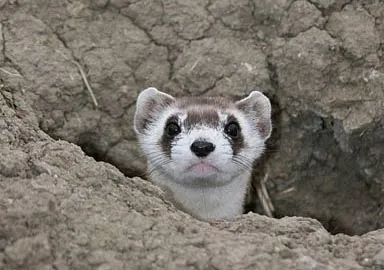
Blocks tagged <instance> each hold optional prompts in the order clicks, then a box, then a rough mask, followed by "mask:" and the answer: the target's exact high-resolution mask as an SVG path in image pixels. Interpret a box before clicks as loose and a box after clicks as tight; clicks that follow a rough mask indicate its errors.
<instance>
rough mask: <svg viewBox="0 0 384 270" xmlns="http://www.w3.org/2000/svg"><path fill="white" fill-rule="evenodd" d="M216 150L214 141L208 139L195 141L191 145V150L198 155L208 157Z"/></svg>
mask: <svg viewBox="0 0 384 270" xmlns="http://www.w3.org/2000/svg"><path fill="white" fill-rule="evenodd" d="M213 150H215V146H214V145H213V143H210V142H206V141H194V142H193V143H192V145H191V151H192V152H193V153H195V155H196V156H198V157H206V156H208V154H209V153H211V152H213Z"/></svg>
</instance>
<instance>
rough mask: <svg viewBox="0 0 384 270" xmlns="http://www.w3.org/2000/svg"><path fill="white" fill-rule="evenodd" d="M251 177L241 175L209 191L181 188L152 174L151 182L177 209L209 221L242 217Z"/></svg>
mask: <svg viewBox="0 0 384 270" xmlns="http://www.w3.org/2000/svg"><path fill="white" fill-rule="evenodd" d="M250 177H251V175H250V172H244V173H243V174H241V175H239V176H237V177H235V178H234V179H232V181H231V182H229V183H227V184H225V185H221V186H209V187H204V186H201V187H195V186H194V187H189V186H184V185H182V184H180V183H177V182H175V181H172V180H170V179H169V178H167V177H165V176H164V175H162V174H161V173H155V174H153V175H152V177H151V180H152V181H153V182H154V183H156V184H158V185H160V186H161V187H162V188H163V189H164V190H165V191H166V192H167V193H169V195H170V197H171V198H172V199H173V201H174V203H175V205H176V206H177V207H179V208H181V209H183V210H184V211H185V212H188V213H190V214H191V215H193V216H195V217H197V218H200V219H203V220H211V219H222V218H229V217H233V216H237V215H240V214H242V212H243V204H244V198H245V192H246V190H247V185H248V183H249V181H250Z"/></svg>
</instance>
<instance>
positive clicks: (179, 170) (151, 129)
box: [135, 88, 271, 187]
mask: <svg viewBox="0 0 384 270" xmlns="http://www.w3.org/2000/svg"><path fill="white" fill-rule="evenodd" d="M252 93H253V94H251V95H250V96H249V97H248V98H246V99H243V100H240V101H238V102H236V103H233V102H230V101H227V100H225V99H222V98H207V97H201V98H194V97H191V98H180V99H175V98H173V97H171V96H169V95H167V94H165V93H162V92H159V91H157V90H156V89H154V88H149V89H146V90H144V91H143V92H142V93H141V95H140V96H139V98H138V101H137V110H136V115H135V130H136V132H137V134H138V138H139V141H140V144H141V147H142V149H143V151H144V153H145V154H146V156H147V159H148V170H149V172H150V173H151V172H157V173H161V174H163V175H166V176H168V177H167V178H169V179H170V181H174V182H177V183H179V184H182V185H184V186H191V187H193V186H196V187H204V186H218V185H224V184H226V183H228V182H230V181H232V179H234V178H235V177H236V176H238V175H240V174H241V173H243V172H244V171H250V170H251V167H252V164H253V161H254V160H255V159H256V158H258V157H259V156H260V155H261V154H262V152H263V149H264V142H265V140H266V139H267V138H268V137H269V135H270V132H271V123H270V103H269V100H268V99H267V98H266V97H265V96H264V95H262V94H261V93H260V92H252ZM154 180H155V179H154Z"/></svg>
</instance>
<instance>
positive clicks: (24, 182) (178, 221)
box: [0, 0, 384, 269]
mask: <svg viewBox="0 0 384 270" xmlns="http://www.w3.org/2000/svg"><path fill="white" fill-rule="evenodd" d="M383 44H384V3H383V2H382V1H379V0H366V1H363V0H360V1H357V0H355V1H354V0H341V1H333V0H311V1H309V0H308V1H304V0H298V1H293V0H271V1H267V0H262V1H256V0H254V1H252V0H238V1H231V0H179V1H177V0H163V1H160V0H159V1H128V0H95V1H86V0H79V1H62V0H50V1H48V0H36V1H32V0H31V1H28V0H24V1H23V0H0V93H1V95H0V144H1V145H0V269H383V268H384V249H383V248H384V232H383V230H380V228H383V227H384V196H383V194H384V191H383V188H384V176H383V175H384V161H383V160H384V131H383V127H384V118H383V115H384V109H383V108H384V90H383V89H384V66H383V57H384V56H383ZM82 73H83V74H82ZM84 78H86V79H87V82H88V83H89V85H90V87H91V88H92V91H93V93H94V96H95V99H92V96H91V95H90V93H89V91H88V89H87V87H86V83H85V80H84ZM148 86H155V87H157V88H158V89H160V90H163V91H166V92H168V93H170V94H172V95H176V96H178V95H179V96H180V95H221V96H227V97H231V98H240V97H244V96H245V95H246V94H247V93H249V91H250V90H252V89H255V88H262V89H263V91H264V92H265V93H266V94H267V95H268V96H269V97H270V99H271V100H272V102H273V111H274V116H273V123H274V131H273V136H272V138H271V139H270V140H269V142H268V150H267V152H266V155H265V156H264V158H263V160H262V161H261V162H260V164H259V165H258V166H257V167H256V170H255V172H256V173H255V179H254V181H259V179H260V178H262V177H264V176H265V174H266V173H268V182H267V187H268V190H269V192H270V194H271V197H272V201H273V203H274V205H275V207H276V215H277V217H284V218H281V219H270V218H267V217H264V216H261V215H258V214H254V213H250V214H248V215H244V216H243V217H239V218H238V219H237V220H236V221H231V222H230V221H228V222H223V223H219V224H213V225H210V224H207V223H204V222H199V221H197V220H194V219H192V218H191V217H189V216H187V215H186V214H184V213H182V212H180V211H178V210H176V209H175V208H174V207H173V206H172V205H171V204H170V203H169V202H167V201H166V200H164V198H163V197H162V193H161V192H160V191H159V190H158V189H157V188H155V187H153V186H152V185H151V184H150V183H148V182H147V181H145V180H143V179H141V178H138V177H137V176H142V175H143V172H144V168H145V160H144V158H143V155H142V153H141V152H140V151H139V150H138V147H137V144H136V140H135V136H134V134H133V130H132V116H133V112H134V109H135V107H134V103H135V99H136V97H137V95H138V93H139V91H140V90H142V89H144V88H146V87H148ZM97 161H98V162H97ZM250 206H251V209H252V210H253V211H255V212H259V213H261V214H262V212H261V211H260V205H259V202H258V201H257V199H256V198H253V201H252V204H251V205H250ZM285 216H299V217H297V218H294V217H285ZM311 218H312V219H311ZM315 219H317V220H318V221H320V222H321V223H319V222H318V221H316V220H315ZM337 233H343V234H337ZM335 234H337V235H335ZM345 234H348V235H356V236H346V235H345ZM357 235H361V236H357Z"/></svg>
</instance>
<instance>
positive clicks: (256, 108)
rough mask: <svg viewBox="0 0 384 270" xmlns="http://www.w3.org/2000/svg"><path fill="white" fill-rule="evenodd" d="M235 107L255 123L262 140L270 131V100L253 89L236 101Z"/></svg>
mask: <svg viewBox="0 0 384 270" xmlns="http://www.w3.org/2000/svg"><path fill="white" fill-rule="evenodd" d="M236 107H237V108H238V109H239V110H240V111H242V112H243V113H244V114H245V115H246V116H247V117H249V118H250V119H251V121H252V122H253V123H254V124H255V125H256V127H257V129H258V130H259V132H260V135H261V136H262V137H263V139H264V140H266V139H268V138H269V136H270V135H271V132H272V121H271V102H270V101H269V99H268V98H267V97H266V96H265V95H264V94H263V93H261V92H259V91H253V92H251V93H250V94H249V96H248V97H246V98H244V99H242V100H239V101H237V102H236Z"/></svg>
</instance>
